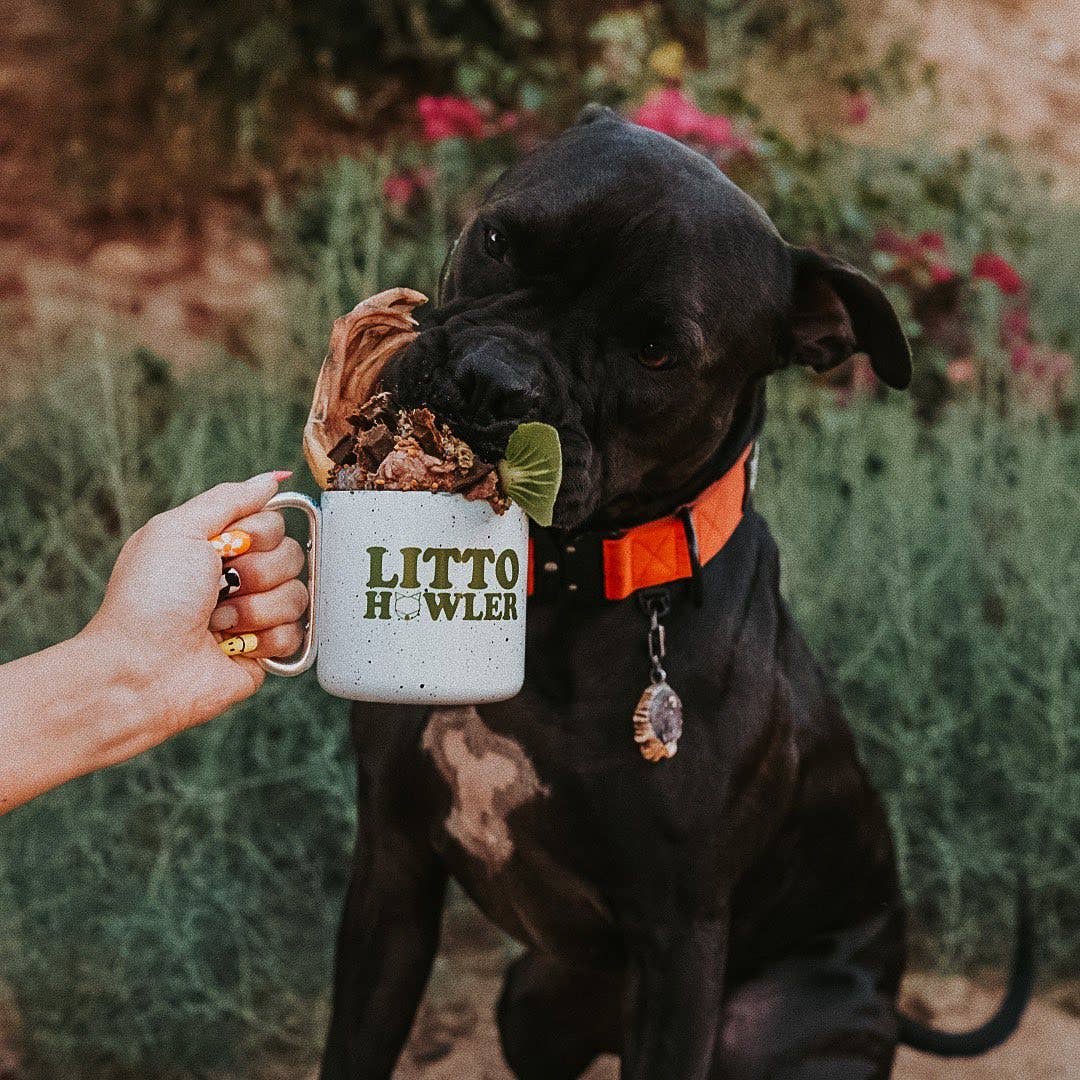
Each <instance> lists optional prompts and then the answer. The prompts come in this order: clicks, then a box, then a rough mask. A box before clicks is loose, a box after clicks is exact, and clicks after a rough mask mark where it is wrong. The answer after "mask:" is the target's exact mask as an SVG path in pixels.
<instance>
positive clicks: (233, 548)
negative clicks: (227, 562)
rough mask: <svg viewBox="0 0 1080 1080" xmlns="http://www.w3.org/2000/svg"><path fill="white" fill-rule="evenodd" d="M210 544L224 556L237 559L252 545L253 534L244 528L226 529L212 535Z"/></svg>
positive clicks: (224, 557)
mask: <svg viewBox="0 0 1080 1080" xmlns="http://www.w3.org/2000/svg"><path fill="white" fill-rule="evenodd" d="M210 546H211V547H212V548H213V549H214V550H215V551H216V552H217V553H218V554H219V555H220V556H221V557H222V558H223V559H235V558H236V556H237V555H243V554H244V552H245V551H247V549H248V548H249V547H251V536H250V535H249V534H248V533H246V532H244V530H243V529H226V530H225V531H224V532H223V533H218V535H217V536H211V537H210Z"/></svg>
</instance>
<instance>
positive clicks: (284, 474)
mask: <svg viewBox="0 0 1080 1080" xmlns="http://www.w3.org/2000/svg"><path fill="white" fill-rule="evenodd" d="M292 474H293V471H292V469H277V470H276V471H275V472H272V473H271V474H270V475H271V476H272V477H273V478H274V479H275V480H276V481H277V482H278V483H279V484H280V483H281V481H282V480H288V479H289V477H290V476H292Z"/></svg>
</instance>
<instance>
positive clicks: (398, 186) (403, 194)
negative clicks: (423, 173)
mask: <svg viewBox="0 0 1080 1080" xmlns="http://www.w3.org/2000/svg"><path fill="white" fill-rule="evenodd" d="M416 190H417V185H416V182H415V180H413V178H412V177H411V176H409V175H408V174H407V173H395V174H394V175H393V176H388V177H387V178H386V179H385V180H384V181H383V198H384V199H385V200H386V201H387V202H388V203H389V204H390V205H391V206H396V207H398V208H401V207H404V206H408V205H409V203H410V202H412V197H413V195H415V194H416Z"/></svg>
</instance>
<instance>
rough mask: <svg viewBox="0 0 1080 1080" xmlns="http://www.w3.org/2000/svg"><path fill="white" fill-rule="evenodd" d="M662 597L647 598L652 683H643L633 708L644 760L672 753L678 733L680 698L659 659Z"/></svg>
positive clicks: (663, 645) (662, 641)
mask: <svg viewBox="0 0 1080 1080" xmlns="http://www.w3.org/2000/svg"><path fill="white" fill-rule="evenodd" d="M662 609H663V610H666V608H665V607H664V602H663V601H662V600H659V599H657V600H655V601H652V600H650V601H649V602H648V603H647V610H648V612H649V665H650V678H651V679H652V685H651V686H648V687H646V689H645V693H643V694H642V695H641V697H640V699H639V700H638V703H637V708H636V709H634V742H636V743H637V744H638V748H639V749H640V750H641V756H642V757H643V758H644V759H645V760H646V761H663V760H664V759H665V758H670V757H674V756H675V751H676V750H677V749H678V747H679V736H680V735H682V701H681V700H680V699H679V695H678V694H676V693H675V691H674V690H672V689H671V687H670V686H668V682H667V672H666V671H664V666H663V659H664V653H665V652H666V651H667V650H666V642H665V636H666V635H665V634H664V627H663V625H662V624H661V622H660V612H661V610H662Z"/></svg>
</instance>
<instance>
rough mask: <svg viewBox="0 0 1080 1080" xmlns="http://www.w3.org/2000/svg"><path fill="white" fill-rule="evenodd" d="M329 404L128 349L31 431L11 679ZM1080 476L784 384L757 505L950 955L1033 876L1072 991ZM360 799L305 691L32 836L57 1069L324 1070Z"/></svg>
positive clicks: (77, 794) (10, 898)
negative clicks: (180, 526) (1074, 481)
mask: <svg viewBox="0 0 1080 1080" xmlns="http://www.w3.org/2000/svg"><path fill="white" fill-rule="evenodd" d="M316 360H317V354H313V355H308V356H307V358H306V362H305V365H304V370H305V371H306V373H307V374H308V375H310V373H312V372H313V371H314V368H315V364H316ZM308 392H309V381H308V379H307V378H306V377H305V376H304V375H302V374H300V373H299V372H297V371H296V370H295V369H289V368H286V369H285V370H266V371H263V372H261V373H260V372H252V371H249V370H246V369H241V368H238V367H237V366H236V365H230V366H218V367H217V368H215V369H214V370H212V371H209V372H203V373H200V374H199V376H198V377H197V378H190V379H186V380H183V381H179V382H177V381H174V380H173V379H172V378H171V377H170V376H169V374H168V372H167V370H166V369H164V368H163V367H162V366H161V365H160V364H159V362H157V361H156V360H155V359H154V358H153V357H151V356H149V355H146V354H141V355H137V356H134V357H132V356H108V355H101V356H98V357H96V358H95V359H94V361H93V362H92V363H89V364H85V365H83V366H82V367H80V368H79V369H77V370H75V371H73V372H72V373H71V374H70V375H69V376H68V377H67V378H66V379H64V380H62V381H61V382H59V383H56V384H54V385H52V386H50V387H49V388H47V389H46V390H45V391H44V392H43V393H42V395H41V396H39V397H37V398H33V399H31V400H29V401H26V402H24V403H23V404H22V405H21V407H20V408H19V409H17V410H16V409H13V408H9V409H7V410H5V412H4V415H3V417H2V423H0V432H2V433H3V434H2V435H0V661H2V660H3V659H7V658H10V657H13V656H16V655H21V654H22V653H25V652H28V651H30V650H32V649H36V648H40V647H43V646H45V645H47V644H49V643H50V642H51V641H54V640H56V639H58V638H61V637H64V636H66V635H68V634H70V633H72V632H74V631H75V630H77V629H78V628H79V626H80V625H81V624H82V622H83V621H84V620H85V619H86V618H87V617H88V615H89V614H90V612H91V611H92V610H93V608H94V606H95V604H96V602H97V601H98V599H99V598H100V596H101V593H102V590H103V588H104V582H105V579H106V576H107V574H108V571H109V567H110V565H111V562H112V559H113V557H114V556H115V553H116V551H117V550H118V547H119V545H120V543H121V541H122V539H123V537H124V535H125V534H126V533H127V532H128V531H130V529H132V528H133V527H135V526H136V525H137V524H139V523H140V522H141V521H142V520H144V519H145V518H146V517H147V516H148V515H149V514H151V513H153V512H154V511H155V510H156V509H159V508H161V507H163V506H165V505H168V504H171V503H174V502H176V501H178V500H180V499H183V498H185V497H186V496H188V495H190V494H192V493H194V492H195V491H197V490H199V489H201V488H203V487H205V486H207V485H209V484H211V483H213V482H215V481H216V480H219V479H224V478H227V477H236V476H242V475H245V474H250V473H254V472H256V471H258V470H260V469H262V468H265V467H266V465H267V464H268V463H270V464H273V465H281V466H287V465H289V464H292V463H294V462H296V461H297V459H298V455H299V439H298V433H299V431H300V428H301V425H302V419H303V416H304V414H305V411H306V402H307V399H308ZM1078 458H1080V435H1078V434H1077V433H1075V432H1067V431H1064V430H1062V429H1061V428H1060V427H1059V426H1057V425H1055V424H1053V423H1050V422H1048V421H1046V420H1045V419H1039V418H1031V417H1027V416H1011V417H1001V416H999V415H998V414H997V413H995V412H993V411H990V412H987V411H986V410H983V409H980V408H978V407H976V404H975V403H974V402H971V403H959V404H956V405H953V406H951V407H949V408H948V409H947V410H946V412H945V413H944V415H943V418H942V419H941V421H940V422H939V424H938V425H936V426H935V427H933V428H930V429H928V428H926V427H925V426H924V425H923V424H922V423H920V422H919V421H917V420H916V419H914V418H913V416H912V414H911V411H910V409H909V407H908V406H907V405H906V404H905V403H904V401H903V399H902V398H901V397H900V396H899V395H895V396H894V399H893V400H892V401H890V403H889V404H888V405H887V406H882V405H879V404H876V403H874V402H873V401H872V400H870V399H861V400H860V401H858V402H857V403H856V404H855V405H853V406H852V407H850V408H847V409H838V408H836V407H834V406H833V405H831V404H830V403H829V399H828V397H827V396H826V395H824V394H823V393H822V391H820V390H819V389H815V388H813V387H811V386H809V385H807V384H806V383H805V381H803V380H802V379H795V378H785V379H783V380H781V381H780V382H778V383H777V384H776V386H775V387H774V393H773V395H772V415H771V418H770V420H769V423H768V426H767V429H766V434H765V449H764V455H763V466H762V479H761V484H760V487H759V493H758V503H759V506H760V507H761V509H762V510H763V512H764V513H765V515H766V516H767V518H768V519H769V520H770V522H771V523H772V525H773V527H774V530H775V532H776V535H777V538H778V541H779V544H780V547H781V551H782V556H783V566H784V575H783V581H784V589H785V592H786V594H787V595H788V597H789V598H790V601H791V603H792V604H793V606H794V608H795V611H796V614H797V616H798V618H799V620H800V622H801V624H802V625H803V627H804V629H805V630H806V632H807V634H808V637H809V638H810V641H811V643H812V644H813V646H814V647H815V649H816V651H817V652H818V654H819V655H820V656H821V657H822V659H823V660H824V662H825V665H826V667H827V668H828V669H829V671H830V672H831V673H832V677H833V679H834V681H835V683H836V685H837V687H838V690H839V692H840V695H841V697H842V699H843V701H844V703H845V706H846V708H847V711H848V714H849V717H850V719H851V721H852V723H853V725H854V727H855V730H856V732H857V734H858V736H859V740H860V743H861V745H862V748H863V751H864V754H865V756H866V758H867V761H868V764H869V766H870V768H871V772H872V773H873V775H874V778H875V780H876V782H877V784H878V785H879V787H880V788H881V790H882V791H883V793H884V795H885V798H886V801H887V804H888V806H889V811H890V818H891V821H892V825H893V830H894V835H895V836H896V839H897V847H898V852H899V857H900V863H901V869H902V872H903V877H904V884H905V888H906V891H907V893H908V896H909V898H910V900H911V902H912V904H913V910H914V913H915V934H916V940H917V942H919V943H922V942H926V943H927V944H926V945H925V946H924V945H920V947H919V949H918V951H917V955H918V957H920V958H921V959H922V960H923V962H929V963H933V964H935V965H937V966H948V967H957V966H960V967H967V966H970V965H973V964H979V963H983V962H989V963H1001V962H1002V961H1003V960H1004V949H1003V946H1004V942H1006V941H1007V940H1008V939H1009V935H1010V934H1011V929H1010V927H1011V893H1012V881H1013V872H1014V868H1015V867H1016V865H1017V863H1018V861H1019V860H1020V859H1021V858H1023V859H1024V860H1025V861H1026V862H1027V865H1028V868H1029V873H1030V875H1031V879H1032V884H1033V888H1034V893H1035V896H1036V901H1037V908H1038V915H1039V940H1040V950H1041V952H1042V954H1043V972H1044V975H1045V976H1046V977H1053V975H1054V974H1055V973H1060V974H1066V973H1068V972H1069V971H1071V970H1075V965H1076V963H1077V962H1078V960H1080V955H1078V954H1077V951H1076V949H1077V942H1078V941H1080V935H1078V934H1077V932H1076V931H1077V929H1078V928H1077V926H1076V923H1075V912H1076V911H1077V910H1080V876H1078V871H1077V867H1080V851H1078V850H1077V842H1076V837H1077V836H1078V835H1080V817H1078V813H1080V811H1078V809H1077V808H1078V807H1080V798H1078V795H1080V790H1078V783H1080V780H1078V778H1080V729H1078V727H1077V724H1076V717H1075V702H1076V700H1077V698H1078V693H1080V686H1078V685H1077V681H1078V675H1077V672H1078V671H1080V664H1078V663H1077V661H1078V659H1080V656H1078V652H1080V625H1078V620H1077V615H1076V613H1077V611H1080V575H1078V567H1080V551H1078V550H1077V548H1078V541H1077V538H1076V533H1075V529H1073V528H1072V527H1071V523H1072V521H1074V520H1075V515H1076V511H1077V505H1076V494H1075V491H1074V490H1072V489H1071V488H1070V487H1069V484H1068V478H1069V477H1071V476H1075V475H1076V473H1077V468H1078V465H1080V460H1078ZM148 632H150V628H148ZM352 805H353V803H352V768H351V762H350V754H349V752H348V750H347V740H346V737H345V706H344V703H343V702H340V701H335V700H333V699H329V698H327V697H326V696H325V695H324V694H322V693H321V692H320V691H319V690H318V689H317V687H316V686H315V685H314V683H313V681H312V680H310V679H308V678H304V679H300V680H288V681H285V680H280V681H276V680H270V681H269V682H268V684H267V686H266V687H265V688H264V690H263V691H262V692H261V693H260V694H259V695H258V696H257V697H256V698H255V699H254V700H253V701H251V702H249V703H247V704H246V705H244V706H242V707H240V708H238V709H236V710H235V711H234V712H233V713H232V714H231V715H230V716H228V717H226V718H223V719H221V720H218V721H215V722H213V723H211V724H210V725H208V726H207V727H206V728H204V729H202V730H198V731H192V732H189V733H186V734H185V735H183V736H180V737H179V738H177V739H174V740H172V741H171V742H170V743H168V744H166V745H164V746H162V747H160V748H159V749H157V750H156V751H154V752H152V753H150V754H148V755H145V756H143V757H142V758H139V759H137V760H135V761H133V762H130V763H129V764H126V765H123V766H120V767H118V768H115V769H111V770H109V771H107V772H106V773H103V774H99V775H97V776H93V777H88V778H86V779H83V780H80V781H77V782H75V783H73V784H71V785H68V786H67V787H65V788H62V789H61V790H59V791H57V792H54V793H52V794H50V795H48V796H45V797H43V798H41V799H39V800H37V801H36V802H34V803H32V804H31V805H29V806H27V807H25V808H23V809H22V810H20V811H17V812H15V813H14V814H12V815H10V816H8V817H6V818H4V819H3V821H2V822H0V965H2V966H0V970H2V971H3V977H4V979H5V981H7V982H8V983H10V985H11V986H12V988H13V989H14V992H15V996H16V999H17V1003H18V1008H19V1010H20V1012H21V1014H22V1017H23V1020H24V1026H25V1031H26V1035H27V1039H28V1042H29V1051H30V1062H31V1073H30V1075H32V1076H39V1077H53V1076H64V1077H71V1078H75V1080H79V1078H82V1077H87V1078H89V1077H95V1078H102V1077H105V1078H111V1080H121V1078H123V1080H126V1078H129V1077H140V1078H146V1077H151V1076H155V1077H181V1076H183V1077H188V1076H193V1075H198V1076H202V1075H206V1074H207V1073H209V1072H217V1071H220V1070H239V1075H248V1073H247V1072H245V1066H243V1065H242V1064H241V1063H242V1062H250V1061H252V1060H254V1059H256V1058H258V1057H261V1056H266V1055H272V1056H276V1057H287V1058H290V1059H295V1060H297V1061H302V1060H310V1059H311V1058H312V1057H313V1056H314V1054H315V1053H316V1052H317V1047H318V1045H319V1044H320V1041H321V1038H322V1019H321V1018H322V1016H323V1013H324V1002H325V995H326V992H327V988H328V986H329V978H330V958H331V948H332V940H333V934H334V926H335V922H336V919H337V913H338V910H339V905H340V899H341V894H342V889H343V886H344V878H345V873H346V867H347V863H348V851H349V844H350V840H351V833H352V825H353V821H352ZM930 941H932V942H933V943H934V944H933V945H932V946H930V945H929V942H930ZM193 1032H197V1037H195V1038H193V1037H192V1033H193ZM297 1067H298V1068H299V1066H297Z"/></svg>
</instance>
